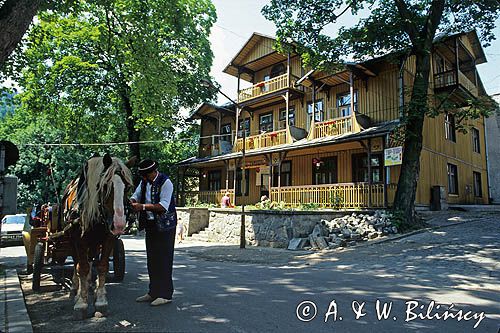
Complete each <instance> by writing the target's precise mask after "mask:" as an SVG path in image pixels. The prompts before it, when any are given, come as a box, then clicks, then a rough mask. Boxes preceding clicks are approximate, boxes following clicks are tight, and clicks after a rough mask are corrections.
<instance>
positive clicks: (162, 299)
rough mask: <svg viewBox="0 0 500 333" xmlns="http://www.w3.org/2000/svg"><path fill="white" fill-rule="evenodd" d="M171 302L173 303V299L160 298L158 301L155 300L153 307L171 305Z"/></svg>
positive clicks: (152, 303)
mask: <svg viewBox="0 0 500 333" xmlns="http://www.w3.org/2000/svg"><path fill="white" fill-rule="evenodd" d="M171 302H172V300H171V299H166V298H161V297H158V298H157V299H155V300H154V301H152V302H151V305H152V306H158V305H163V304H168V303H171Z"/></svg>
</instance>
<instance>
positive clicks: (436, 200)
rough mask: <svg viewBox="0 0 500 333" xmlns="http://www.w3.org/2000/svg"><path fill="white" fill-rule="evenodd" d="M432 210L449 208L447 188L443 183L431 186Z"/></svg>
mask: <svg viewBox="0 0 500 333" xmlns="http://www.w3.org/2000/svg"><path fill="white" fill-rule="evenodd" d="M430 209H431V210H447V209H448V202H447V200H446V188H445V187H444V186H441V185H435V186H432V187H431V204H430Z"/></svg>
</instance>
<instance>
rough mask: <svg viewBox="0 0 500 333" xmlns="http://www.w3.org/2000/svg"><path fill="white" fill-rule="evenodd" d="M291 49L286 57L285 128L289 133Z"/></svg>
mask: <svg viewBox="0 0 500 333" xmlns="http://www.w3.org/2000/svg"><path fill="white" fill-rule="evenodd" d="M290 76H291V75H290V51H289V52H288V54H287V59H286V77H287V90H286V94H285V103H286V106H285V107H286V113H285V116H286V120H285V124H286V125H285V128H286V130H287V133H288V126H289V125H288V112H289V111H288V109H289V108H290V91H289V90H288V89H289V88H290V84H291V77H290ZM278 118H279V115H278ZM287 139H288V138H285V141H287Z"/></svg>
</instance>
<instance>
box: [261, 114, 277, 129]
mask: <svg viewBox="0 0 500 333" xmlns="http://www.w3.org/2000/svg"><path fill="white" fill-rule="evenodd" d="M259 130H260V133H264V132H272V131H274V124H273V113H272V112H271V113H266V114H261V115H260V116H259Z"/></svg>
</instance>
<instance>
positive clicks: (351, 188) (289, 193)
mask: <svg viewBox="0 0 500 333" xmlns="http://www.w3.org/2000/svg"><path fill="white" fill-rule="evenodd" d="M370 197H371V198H370ZM270 199H271V200H272V201H276V202H284V203H285V205H286V206H288V207H292V208H293V207H298V206H300V205H302V204H314V205H317V206H318V207H320V208H334V209H359V208H383V207H384V206H385V205H384V185H383V184H372V185H369V184H367V183H343V184H329V185H306V186H287V187H281V188H278V187H272V188H271V198H270ZM370 201H371V204H370ZM389 202H391V201H389Z"/></svg>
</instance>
